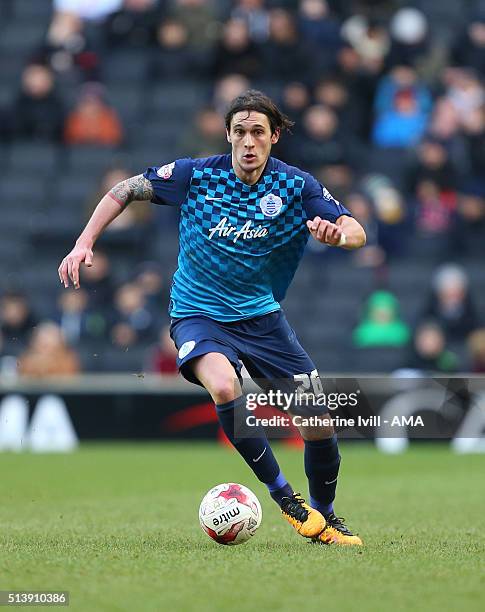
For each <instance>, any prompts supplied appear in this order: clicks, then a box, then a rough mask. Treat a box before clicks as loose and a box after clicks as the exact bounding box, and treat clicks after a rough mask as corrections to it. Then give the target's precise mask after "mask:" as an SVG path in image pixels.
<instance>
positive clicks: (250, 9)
mask: <svg viewBox="0 0 485 612" xmlns="http://www.w3.org/2000/svg"><path fill="white" fill-rule="evenodd" d="M234 4H235V6H234V8H233V9H232V12H231V17H233V18H235V19H243V20H244V21H245V22H246V24H247V26H248V30H249V36H250V38H251V40H253V41H254V42H255V43H263V42H264V41H265V40H267V38H268V36H269V14H268V11H267V9H266V7H265V2H264V0H236V2H235V3H234Z"/></svg>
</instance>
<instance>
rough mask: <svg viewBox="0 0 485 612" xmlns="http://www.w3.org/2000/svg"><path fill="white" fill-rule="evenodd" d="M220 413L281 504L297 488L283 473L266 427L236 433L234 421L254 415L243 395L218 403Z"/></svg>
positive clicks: (237, 445)
mask: <svg viewBox="0 0 485 612" xmlns="http://www.w3.org/2000/svg"><path fill="white" fill-rule="evenodd" d="M216 412H217V417H218V419H219V423H220V424H221V427H222V429H223V430H224V433H225V434H226V436H227V437H228V438H229V440H230V441H231V443H232V444H233V446H234V448H235V449H236V450H237V451H238V453H239V454H240V455H241V457H242V458H243V459H244V461H245V462H246V463H247V464H248V465H249V467H250V468H251V469H252V470H253V472H254V473H255V474H256V476H257V477H258V479H259V480H260V481H261V482H263V483H264V484H265V485H266V486H267V487H268V490H269V493H270V495H271V497H272V498H273V499H274V500H275V501H276V503H277V504H281V499H282V498H283V497H285V496H289V495H292V493H293V489H292V488H291V486H290V485H289V484H288V482H287V480H286V478H285V477H284V476H283V474H282V473H281V470H280V467H279V465H278V462H277V461H276V459H275V456H274V455H273V451H272V450H271V447H270V445H269V443H268V439H267V438H266V434H265V432H264V429H263V428H262V427H251V437H242V438H239V437H236V436H235V433H234V429H235V428H234V423H235V422H236V423H241V422H243V420H244V418H245V414H246V412H247V413H248V414H252V413H250V412H249V411H248V410H247V408H246V404H245V402H244V397H243V396H240V397H238V398H237V399H235V400H234V401H232V402H227V403H226V404H218V405H216Z"/></svg>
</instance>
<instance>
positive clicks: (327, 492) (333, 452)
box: [305, 435, 340, 514]
mask: <svg viewBox="0 0 485 612" xmlns="http://www.w3.org/2000/svg"><path fill="white" fill-rule="evenodd" d="M339 466H340V455H339V452H338V444H337V436H336V435H333V436H332V437H331V438H326V439H324V440H305V473H306V475H307V478H308V488H309V491H310V500H309V501H310V505H311V506H312V508H315V509H316V510H318V511H319V512H321V513H322V514H329V513H330V512H333V501H334V499H335V490H336V488H337V478H338V471H339Z"/></svg>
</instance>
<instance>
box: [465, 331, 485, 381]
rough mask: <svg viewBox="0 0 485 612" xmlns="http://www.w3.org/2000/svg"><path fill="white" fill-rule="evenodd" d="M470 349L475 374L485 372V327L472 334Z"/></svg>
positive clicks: (469, 340) (469, 342) (472, 368)
mask: <svg viewBox="0 0 485 612" xmlns="http://www.w3.org/2000/svg"><path fill="white" fill-rule="evenodd" d="M468 350H469V353H470V360H471V371H472V372H474V373H475V374H485V328H483V327H482V328H480V329H477V330H476V331H474V332H473V333H472V334H470V336H469V338H468Z"/></svg>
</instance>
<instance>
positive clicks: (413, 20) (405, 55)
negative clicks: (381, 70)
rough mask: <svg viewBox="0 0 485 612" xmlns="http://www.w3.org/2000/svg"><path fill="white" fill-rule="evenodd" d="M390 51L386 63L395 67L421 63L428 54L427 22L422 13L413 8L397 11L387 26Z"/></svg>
mask: <svg viewBox="0 0 485 612" xmlns="http://www.w3.org/2000/svg"><path fill="white" fill-rule="evenodd" d="M389 31H390V34H391V49H390V51H389V55H388V58H387V61H388V63H389V65H391V66H396V65H398V64H402V63H406V64H412V65H414V66H416V65H418V64H419V63H422V62H423V61H424V59H425V58H426V56H427V55H428V54H429V38H428V22H427V19H426V16H425V15H424V13H423V12H422V11H420V10H419V9H417V8H414V7H404V8H401V9H399V10H398V11H397V12H396V13H395V14H394V15H393V17H392V19H391V22H390V24H389Z"/></svg>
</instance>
